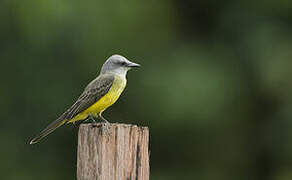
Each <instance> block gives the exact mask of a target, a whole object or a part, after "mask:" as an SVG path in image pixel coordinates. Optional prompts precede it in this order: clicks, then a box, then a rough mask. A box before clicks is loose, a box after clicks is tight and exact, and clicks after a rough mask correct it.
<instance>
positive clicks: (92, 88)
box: [65, 75, 114, 120]
mask: <svg viewBox="0 0 292 180" xmlns="http://www.w3.org/2000/svg"><path fill="white" fill-rule="evenodd" d="M113 82H114V75H100V76H99V77H98V78H96V79H95V80H93V81H92V82H91V83H89V84H88V86H87V87H86V88H85V89H84V92H83V93H82V94H81V95H80V96H79V98H78V99H77V101H76V102H75V103H74V104H73V105H72V106H71V107H70V108H69V109H68V110H67V111H66V116H65V118H66V119H67V120H70V119H72V118H74V117H75V116H76V115H77V114H79V113H81V112H82V111H84V110H86V109H87V108H89V107H90V106H91V105H93V104H94V103H95V102H97V101H98V100H99V99H100V98H102V97H103V96H104V95H105V94H106V93H107V92H108V91H109V89H110V88H111V87H112V84H113Z"/></svg>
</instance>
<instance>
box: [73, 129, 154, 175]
mask: <svg viewBox="0 0 292 180" xmlns="http://www.w3.org/2000/svg"><path fill="white" fill-rule="evenodd" d="M148 142H149V130H148V128H147V127H137V126H136V125H126V124H111V128H110V135H107V134H106V133H104V132H103V131H102V128H101V124H97V126H96V127H92V125H91V124H82V125H80V128H79V133H78V152H77V179H78V180H149V153H148Z"/></svg>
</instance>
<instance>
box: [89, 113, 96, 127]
mask: <svg viewBox="0 0 292 180" xmlns="http://www.w3.org/2000/svg"><path fill="white" fill-rule="evenodd" d="M88 119H90V120H91V121H92V127H97V125H96V123H97V122H96V119H94V117H93V116H92V115H89V116H88Z"/></svg>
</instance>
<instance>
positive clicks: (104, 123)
mask: <svg viewBox="0 0 292 180" xmlns="http://www.w3.org/2000/svg"><path fill="white" fill-rule="evenodd" d="M101 114H102V112H100V113H99V114H98V117H99V118H100V119H101V124H102V131H103V132H105V133H106V134H107V136H109V135H110V123H109V122H108V121H107V120H106V119H105V118H104V117H103V116H102V115H101Z"/></svg>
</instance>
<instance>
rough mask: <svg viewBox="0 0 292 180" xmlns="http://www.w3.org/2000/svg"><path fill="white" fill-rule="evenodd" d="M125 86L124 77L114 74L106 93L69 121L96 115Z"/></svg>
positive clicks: (109, 104)
mask: <svg viewBox="0 0 292 180" xmlns="http://www.w3.org/2000/svg"><path fill="white" fill-rule="evenodd" d="M125 87H126V79H125V78H123V77H120V76H117V75H116V76H115V79H114V82H113V85H112V87H111V88H110V90H109V91H108V93H107V94H106V95H104V96H103V97H102V98H100V99H99V100H98V101H97V102H96V103H94V104H93V105H91V106H90V107H89V108H87V109H86V110H84V111H83V112H81V113H79V114H78V115H76V116H75V117H74V118H73V119H71V120H70V121H69V122H74V121H78V120H83V119H86V118H87V117H88V115H93V116H97V115H98V114H99V113H100V112H103V111H104V110H106V108H108V107H110V106H111V105H113V104H114V103H115V102H116V101H117V100H118V98H119V97H120V95H121V94H122V92H123V90H124V89H125Z"/></svg>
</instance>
